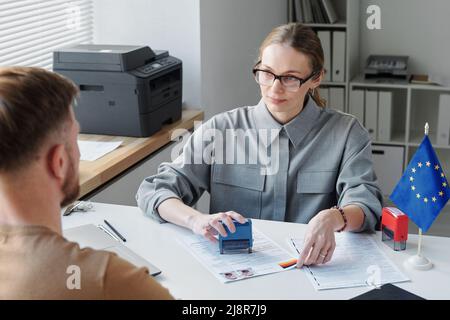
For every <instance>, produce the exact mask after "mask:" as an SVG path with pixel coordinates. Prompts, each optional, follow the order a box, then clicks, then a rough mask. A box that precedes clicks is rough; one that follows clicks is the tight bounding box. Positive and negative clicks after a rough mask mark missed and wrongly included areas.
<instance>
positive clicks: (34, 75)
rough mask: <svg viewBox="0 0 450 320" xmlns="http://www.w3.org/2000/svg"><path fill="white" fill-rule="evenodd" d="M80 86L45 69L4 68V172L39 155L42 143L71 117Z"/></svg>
mask: <svg viewBox="0 0 450 320" xmlns="http://www.w3.org/2000/svg"><path fill="white" fill-rule="evenodd" d="M77 95H78V88H77V87H76V86H75V84H74V83H73V82H72V81H70V80H68V79H67V78H65V77H63V76H61V75H59V74H56V73H54V72H50V71H47V70H45V69H41V68H33V67H0V172H2V171H3V172H6V171H15V170H17V169H19V168H21V167H23V166H25V165H26V164H27V163H29V162H30V160H32V159H33V158H34V157H36V155H37V153H38V151H39V149H40V148H41V147H42V144H43V143H45V140H46V139H47V138H48V137H49V136H50V135H51V134H52V133H55V132H57V131H58V130H61V129H62V128H63V126H64V125H67V123H68V122H67V121H68V120H69V119H70V108H71V105H72V104H73V103H74V99H75V98H76V97H77Z"/></svg>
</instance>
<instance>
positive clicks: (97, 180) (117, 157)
mask: <svg viewBox="0 0 450 320" xmlns="http://www.w3.org/2000/svg"><path fill="white" fill-rule="evenodd" d="M201 120H203V111H199V110H190V109H184V110H183V113H182V117H181V119H180V120H179V121H177V122H174V123H172V124H168V125H165V126H163V128H162V129H161V130H160V131H158V132H157V133H155V134H153V135H152V136H150V137H148V138H133V137H118V136H104V135H92V134H80V135H79V137H78V138H79V140H85V141H89V140H90V141H103V142H107V141H123V143H122V144H121V146H120V147H119V148H117V149H116V150H114V151H113V152H111V153H108V154H107V155H105V156H103V157H102V158H100V159H98V160H96V161H80V195H79V197H80V198H81V197H83V196H85V195H86V194H88V193H89V192H91V191H93V190H95V189H96V188H98V187H99V186H101V185H103V184H104V183H105V182H107V181H109V180H110V179H112V178H114V177H115V176H117V175H118V174H120V173H121V172H123V171H125V170H127V169H128V168H129V167H131V166H132V165H134V164H136V163H137V162H139V161H140V160H142V159H144V158H145V157H147V156H149V155H151V154H152V153H153V152H155V151H156V150H158V149H159V148H161V147H163V146H165V145H166V144H168V143H169V142H170V141H171V134H172V132H173V131H174V130H176V129H187V130H190V129H192V128H193V127H194V121H201Z"/></svg>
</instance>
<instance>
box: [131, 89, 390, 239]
mask: <svg viewBox="0 0 450 320" xmlns="http://www.w3.org/2000/svg"><path fill="white" fill-rule="evenodd" d="M182 150H183V152H182V154H181V155H180V156H179V157H178V158H177V159H176V160H175V161H173V162H172V163H162V164H161V165H160V166H159V168H158V173H157V174H156V175H153V176H150V177H148V178H146V179H145V180H144V181H143V182H142V184H141V186H140V188H139V190H138V193H137V195H136V199H137V202H138V206H139V207H140V208H141V209H142V210H143V212H144V213H145V214H147V215H150V216H153V217H154V218H156V219H158V220H160V221H164V220H163V219H162V218H161V217H160V216H159V214H158V211H157V208H158V206H159V204H160V203H161V202H163V201H164V200H166V199H168V198H178V199H180V200H182V201H183V202H184V203H185V204H187V205H189V206H192V205H194V204H195V203H196V202H197V200H198V199H199V198H200V196H201V195H202V194H203V192H204V191H208V192H209V193H210V195H211V200H210V201H211V202H210V212H211V213H216V212H225V211H231V210H232V211H236V212H238V213H240V214H242V215H243V216H245V217H248V218H258V219H269V220H277V221H288V222H299V223H308V222H309V221H310V220H311V218H312V217H314V216H315V215H316V214H317V213H318V212H319V211H321V210H323V209H327V208H330V207H332V206H334V205H339V206H341V207H344V206H346V205H349V204H355V205H358V206H359V207H360V208H361V209H362V210H363V211H364V215H365V218H364V223H363V226H362V227H361V229H360V230H357V231H362V230H374V229H375V228H376V226H377V227H378V223H379V219H380V215H381V201H382V195H381V192H380V189H379V187H378V185H377V179H376V175H375V173H374V170H373V165H372V152H371V141H370V138H369V134H368V132H367V130H366V129H365V128H363V127H362V126H361V124H360V123H359V122H358V121H357V120H356V118H355V117H353V116H352V115H349V114H345V113H341V112H338V111H335V110H333V109H330V108H321V107H319V106H317V104H316V103H315V102H314V100H313V99H311V98H309V99H308V101H307V103H306V105H305V106H304V108H303V110H302V111H301V112H300V113H299V114H298V115H297V116H296V117H295V118H294V119H292V120H291V121H290V122H288V123H286V124H284V125H282V124H280V123H278V122H277V121H276V120H275V119H274V118H273V117H272V115H271V114H270V112H269V111H268V109H267V107H266V105H265V104H264V102H263V100H261V101H260V102H259V104H258V105H256V106H249V107H241V108H237V109H234V110H231V111H227V112H224V113H221V114H218V115H216V116H214V117H213V118H211V119H210V120H208V121H207V122H205V123H204V124H202V126H201V127H200V128H198V129H197V130H195V131H194V133H193V134H192V135H191V136H190V137H189V139H187V142H186V143H185V145H184V147H183V149H182Z"/></svg>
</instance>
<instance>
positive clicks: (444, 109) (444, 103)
mask: <svg viewBox="0 0 450 320" xmlns="http://www.w3.org/2000/svg"><path fill="white" fill-rule="evenodd" d="M436 142H437V144H438V145H442V146H448V145H449V144H450V95H449V94H440V95H439V113H438V126H437V141H436Z"/></svg>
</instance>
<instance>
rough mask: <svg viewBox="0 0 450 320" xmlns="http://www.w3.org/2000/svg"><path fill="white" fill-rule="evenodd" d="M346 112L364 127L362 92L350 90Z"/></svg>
mask: <svg viewBox="0 0 450 320" xmlns="http://www.w3.org/2000/svg"><path fill="white" fill-rule="evenodd" d="M348 112H349V113H350V114H352V115H354V116H355V117H356V118H357V119H358V120H359V122H360V123H361V125H363V126H364V90H357V89H356V90H355V89H354V90H351V91H350V103H349V110H348Z"/></svg>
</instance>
